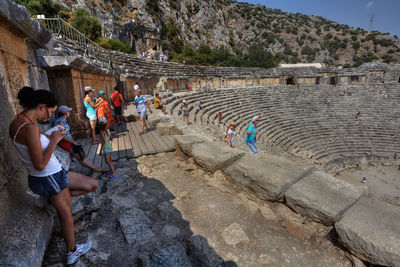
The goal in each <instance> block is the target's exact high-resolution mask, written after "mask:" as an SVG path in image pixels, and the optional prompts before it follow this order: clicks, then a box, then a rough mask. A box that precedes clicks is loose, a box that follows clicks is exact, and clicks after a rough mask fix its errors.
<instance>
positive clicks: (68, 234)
mask: <svg viewBox="0 0 400 267" xmlns="http://www.w3.org/2000/svg"><path fill="white" fill-rule="evenodd" d="M49 200H50V203H51V205H53V207H54V208H55V209H56V211H57V215H58V218H59V219H60V224H61V231H62V235H63V237H64V240H65V244H66V246H67V250H68V251H71V250H73V249H74V248H75V234H74V220H73V219H72V212H71V197H70V192H69V190H68V188H65V189H64V190H62V191H61V193H59V194H57V195H54V196H51V197H50V198H49Z"/></svg>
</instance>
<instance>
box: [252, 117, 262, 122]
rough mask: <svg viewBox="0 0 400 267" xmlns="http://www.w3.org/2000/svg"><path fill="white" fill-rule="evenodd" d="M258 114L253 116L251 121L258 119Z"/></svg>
mask: <svg viewBox="0 0 400 267" xmlns="http://www.w3.org/2000/svg"><path fill="white" fill-rule="evenodd" d="M259 118H260V117H259V116H254V117H253V119H252V120H251V121H252V122H255V121H256V120H257V119H259Z"/></svg>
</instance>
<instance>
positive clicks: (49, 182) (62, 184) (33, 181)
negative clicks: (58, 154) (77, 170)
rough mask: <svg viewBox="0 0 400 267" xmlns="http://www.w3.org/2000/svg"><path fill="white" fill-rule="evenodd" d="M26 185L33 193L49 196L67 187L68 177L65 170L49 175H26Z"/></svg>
mask: <svg viewBox="0 0 400 267" xmlns="http://www.w3.org/2000/svg"><path fill="white" fill-rule="evenodd" d="M28 185H29V188H30V189H31V190H32V192H33V193H35V194H38V195H39V196H45V197H51V196H54V195H58V194H60V193H61V191H62V190H64V189H65V188H67V187H68V177H67V172H66V171H65V170H61V171H59V172H57V173H54V174H52V175H49V176H43V177H36V176H31V175H29V176H28Z"/></svg>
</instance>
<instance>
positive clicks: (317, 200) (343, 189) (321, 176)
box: [285, 171, 361, 225]
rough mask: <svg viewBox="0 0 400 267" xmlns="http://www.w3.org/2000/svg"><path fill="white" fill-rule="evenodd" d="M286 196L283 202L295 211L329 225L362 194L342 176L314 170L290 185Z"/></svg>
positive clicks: (338, 218)
mask: <svg viewBox="0 0 400 267" xmlns="http://www.w3.org/2000/svg"><path fill="white" fill-rule="evenodd" d="M285 197H286V202H287V203H286V204H287V205H288V206H289V207H291V208H292V209H293V210H295V211H297V212H298V213H300V214H302V215H304V216H308V217H310V218H312V219H314V220H316V221H319V222H321V223H323V224H326V225H332V224H334V223H335V222H337V221H338V220H340V218H341V216H342V214H343V213H344V212H345V211H346V210H347V209H348V208H350V207H351V206H352V205H353V204H354V203H355V202H356V201H357V200H358V199H359V198H360V197H361V192H360V191H359V190H357V189H356V188H355V187H354V186H353V185H351V184H349V183H347V182H345V181H343V180H339V179H336V178H334V177H333V176H331V175H329V174H326V173H323V172H321V171H315V172H313V173H311V174H309V175H307V176H305V177H304V178H303V179H301V180H300V181H299V182H297V183H295V184H294V185H293V186H292V187H290V188H289V190H288V191H287V192H286V193H285Z"/></svg>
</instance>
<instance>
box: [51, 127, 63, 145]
mask: <svg viewBox="0 0 400 267" xmlns="http://www.w3.org/2000/svg"><path fill="white" fill-rule="evenodd" d="M65 134H66V131H65V129H58V131H54V132H52V133H51V135H50V137H49V139H50V140H54V141H55V142H56V143H58V142H60V141H61V140H62V139H63V138H64V136H65Z"/></svg>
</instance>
